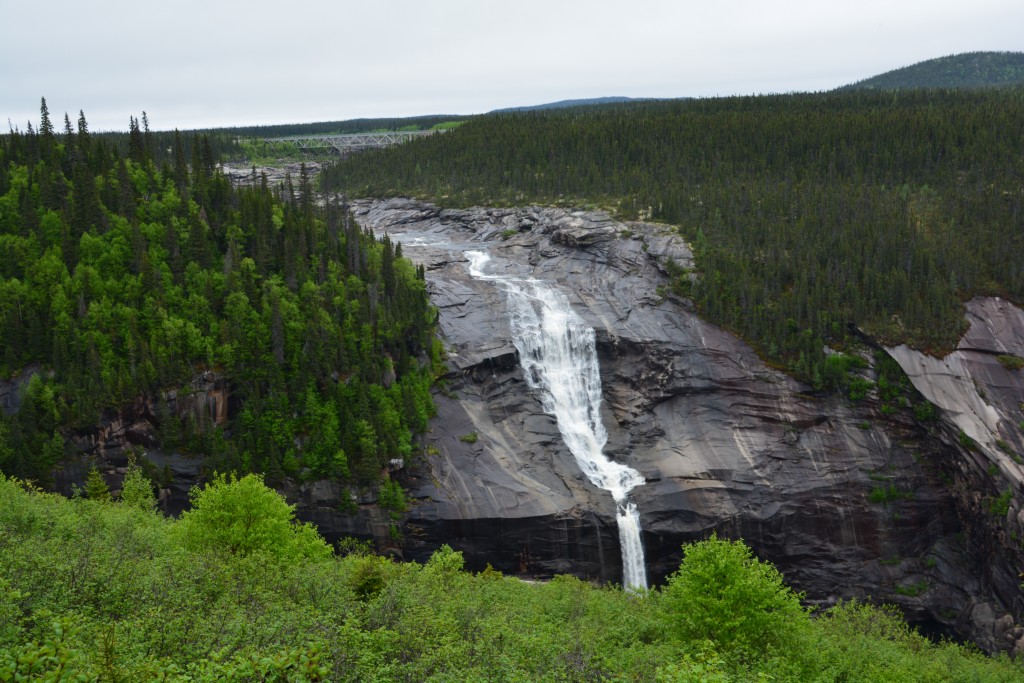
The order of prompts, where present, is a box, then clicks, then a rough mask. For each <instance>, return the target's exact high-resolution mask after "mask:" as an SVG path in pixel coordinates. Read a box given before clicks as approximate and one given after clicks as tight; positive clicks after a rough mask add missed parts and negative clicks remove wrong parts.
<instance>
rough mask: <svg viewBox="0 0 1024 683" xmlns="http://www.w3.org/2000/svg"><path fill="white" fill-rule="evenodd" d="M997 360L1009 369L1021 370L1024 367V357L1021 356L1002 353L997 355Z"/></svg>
mask: <svg viewBox="0 0 1024 683" xmlns="http://www.w3.org/2000/svg"><path fill="white" fill-rule="evenodd" d="M996 360H998V361H999V362H1000V364H1002V366H1003V367H1004V368H1006V369H1007V370H1020V369H1021V368H1024V358H1021V357H1020V356H1013V355H1010V354H1006V353H1001V354H999V355H998V356H996Z"/></svg>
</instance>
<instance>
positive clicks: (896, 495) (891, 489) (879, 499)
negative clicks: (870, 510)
mask: <svg viewBox="0 0 1024 683" xmlns="http://www.w3.org/2000/svg"><path fill="white" fill-rule="evenodd" d="M913 497H914V494H913V493H912V492H910V491H900V490H899V489H898V488H896V486H895V485H893V484H889V485H888V486H875V487H873V488H872V489H871V493H869V494H868V500H869V501H871V502H872V503H894V502H897V501H900V500H905V499H910V498H913Z"/></svg>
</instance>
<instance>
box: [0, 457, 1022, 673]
mask: <svg viewBox="0 0 1024 683" xmlns="http://www.w3.org/2000/svg"><path fill="white" fill-rule="evenodd" d="M127 481H135V482H137V481H138V476H137V474H132V473H129V477H128V478H127ZM101 498H103V496H99V495H98V496H97V498H96V499H86V498H76V499H72V500H68V499H66V498H62V497H60V496H55V495H52V494H44V493H39V492H37V491H33V490H31V489H26V487H24V486H21V485H20V484H19V482H16V481H11V480H10V479H7V478H5V477H3V476H2V475H0V617H2V618H0V679H2V680H5V681H8V680H9V681H58V680H60V681H64V680H83V681H97V680H98V681H175V682H178V683H185V682H189V681H191V682H198V681H334V682H336V683H341V682H345V681H352V682H358V683H375V682H376V683H385V682H391V681H437V682H441V681H535V682H537V683H556V682H557V683H564V682H570V681H571V682H579V683H583V682H590V681H594V682H597V681H636V682H639V683H690V682H695V681H702V682H709V683H740V682H746V681H750V682H757V681H777V682H779V683H783V682H798V681H807V682H811V681H816V682H821V683H840V682H842V681H858V682H866V683H872V682H876V681H878V682H881V681H899V682H900V683H908V682H913V681H950V682H953V681H962V682H964V683H968V682H969V683H996V682H999V683H1011V682H1014V683H1015V682H1017V681H1020V680H1022V677H1024V670H1022V668H1021V665H1020V664H1019V662H1012V661H1010V660H1009V659H1008V658H1006V656H1005V655H1004V656H1000V657H995V658H989V657H986V656H985V655H983V654H981V653H979V652H977V651H976V650H972V649H971V648H968V647H961V646H959V645H956V644H954V643H950V642H945V643H941V644H937V643H932V642H929V641H928V640H926V639H925V638H924V637H922V636H920V635H919V634H917V633H915V632H913V631H911V630H910V629H909V628H908V627H907V626H906V624H905V623H903V621H902V619H901V618H900V616H899V614H898V613H896V612H895V611H894V610H891V609H881V608H875V607H870V606H867V605H861V604H844V605H840V606H838V607H835V608H833V609H830V610H828V611H824V612H821V613H818V614H817V615H816V618H811V615H810V613H809V611H808V610H806V609H804V608H803V607H801V605H800V596H799V595H798V594H795V593H794V592H793V591H792V590H790V589H789V588H788V587H787V586H786V585H785V583H784V581H783V577H782V576H781V575H780V574H779V573H778V571H776V570H775V569H774V567H772V566H771V565H769V564H766V563H763V562H760V561H758V560H757V559H756V558H755V557H753V555H752V553H751V552H750V550H749V549H748V548H746V547H745V546H744V545H743V544H742V543H740V542H730V541H726V540H721V539H717V538H715V537H712V538H710V539H707V540H704V541H700V542H698V543H694V544H691V545H689V546H686V547H684V549H683V550H684V553H685V557H684V560H683V562H682V565H681V566H680V569H679V571H678V572H676V573H675V574H673V575H672V576H671V577H670V578H669V580H668V584H667V585H666V586H664V587H662V588H659V589H655V590H651V591H648V592H645V593H641V594H635V593H630V592H626V591H622V590H620V589H618V588H616V587H612V586H604V587H595V586H593V585H591V584H589V583H586V582H584V581H581V580H579V579H577V578H574V577H568V576H559V577H556V578H555V579H554V580H552V581H550V582H547V583H527V582H524V581H520V580H518V579H514V578H506V577H503V576H502V575H501V574H500V573H498V572H495V571H492V570H489V569H488V570H485V571H484V572H482V573H480V574H477V575H473V574H470V573H468V572H466V571H464V570H463V562H462V556H461V554H460V553H457V552H454V551H452V549H451V548H449V547H447V546H444V547H442V548H441V549H440V550H438V551H437V552H436V553H435V554H434V555H433V557H432V558H431V559H430V560H429V561H428V562H427V563H426V564H423V565H419V564H415V563H396V562H393V561H391V560H390V559H387V558H383V557H377V556H374V555H372V554H369V553H367V552H366V550H365V549H364V548H363V547H361V546H360V545H359V544H353V543H345V544H342V547H341V550H342V554H343V555H344V556H341V557H338V556H335V555H333V554H332V552H331V548H330V546H328V545H327V544H325V543H324V542H323V540H322V539H320V537H319V536H318V535H317V533H316V530H315V529H312V528H310V527H309V526H307V525H296V524H294V523H293V520H292V510H291V509H290V507H289V506H288V505H287V504H286V503H285V502H284V500H282V499H281V498H280V497H279V496H278V495H277V494H276V493H274V492H273V491H271V490H269V489H267V488H266V487H264V486H263V485H262V483H261V482H260V481H259V479H258V478H257V477H255V476H253V475H249V476H247V477H244V478H241V479H229V478H221V477H218V478H217V479H215V480H214V481H212V482H211V483H210V485H208V486H207V487H205V488H204V489H202V490H199V491H196V492H195V494H194V496H193V500H194V507H193V509H192V510H190V511H189V512H186V513H185V514H184V515H183V516H182V517H181V519H179V520H173V519H167V518H164V517H163V516H162V515H158V514H155V513H153V512H152V506H153V500H152V495H151V493H150V492H149V491H148V490H145V488H144V486H139V485H138V484H137V483H136V484H135V485H133V487H132V488H131V489H129V487H128V486H127V485H126V487H125V493H123V494H122V495H121V498H120V500H118V501H117V502H109V501H106V502H101V500H100V499H101Z"/></svg>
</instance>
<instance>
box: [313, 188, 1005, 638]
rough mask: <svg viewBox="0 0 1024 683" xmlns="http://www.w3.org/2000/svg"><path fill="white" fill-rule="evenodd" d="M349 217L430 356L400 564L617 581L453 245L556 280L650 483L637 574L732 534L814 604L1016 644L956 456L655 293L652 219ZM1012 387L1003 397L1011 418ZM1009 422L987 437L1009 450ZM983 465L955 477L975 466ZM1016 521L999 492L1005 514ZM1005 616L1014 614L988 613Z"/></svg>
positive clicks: (661, 244)
mask: <svg viewBox="0 0 1024 683" xmlns="http://www.w3.org/2000/svg"><path fill="white" fill-rule="evenodd" d="M355 215H356V217H357V219H358V220H359V221H360V222H361V223H362V224H363V225H364V226H366V227H370V228H372V229H373V230H374V231H376V232H377V233H385V232H386V233H388V234H389V235H390V236H391V237H392V239H393V240H396V241H399V242H401V243H402V245H403V251H404V253H405V254H406V255H407V256H410V257H411V258H412V259H413V260H414V261H416V262H418V263H422V264H423V265H424V266H425V268H426V271H427V283H428V288H429V291H430V295H431V298H432V300H433V302H434V303H435V305H436V306H437V307H438V309H439V312H440V319H439V325H440V331H441V334H442V337H443V340H444V343H445V346H446V349H447V350H448V360H447V364H448V368H449V373H448V376H447V378H446V384H445V387H444V388H443V389H442V390H439V391H438V393H437V395H436V400H437V404H438V415H437V417H436V419H435V420H434V421H433V422H432V431H431V432H430V433H429V434H428V435H427V436H426V439H425V448H426V450H427V452H428V453H429V455H428V456H427V457H426V458H425V459H424V460H423V462H420V463H417V464H414V465H412V466H411V467H410V468H408V471H406V472H405V473H404V475H403V476H405V478H406V480H405V483H406V484H407V485H408V486H409V487H410V491H411V495H412V496H413V497H414V499H415V501H416V504H415V505H414V506H413V507H412V509H411V510H410V512H409V513H408V515H407V516H406V519H405V520H404V525H403V532H404V534H403V535H404V538H403V541H402V543H401V545H402V552H403V555H404V556H405V557H406V558H409V559H422V558H425V557H426V556H428V555H429V553H430V552H432V551H433V550H434V549H436V548H437V547H438V546H439V545H440V544H442V543H448V544H450V545H452V546H453V547H455V548H456V549H459V550H462V551H464V553H465V556H466V560H467V564H468V565H469V567H470V568H475V569H482V568H483V567H484V566H485V565H486V564H487V563H490V564H491V565H493V566H494V567H495V568H497V569H500V570H502V571H505V572H510V573H520V574H527V575H541V576H543V575H550V574H553V573H559V572H571V573H575V574H578V575H581V576H587V577H592V578H594V579H598V580H607V581H615V582H618V581H621V559H620V554H619V547H618V535H617V532H616V527H615V516H614V512H615V510H614V504H613V502H612V500H611V497H610V496H609V495H608V494H607V493H606V492H604V491H601V490H598V489H596V488H595V487H593V486H592V485H591V484H590V483H589V482H588V481H587V479H586V478H585V477H584V475H583V474H582V473H581V472H580V471H579V469H578V468H577V467H576V464H575V461H574V459H573V457H572V455H571V454H570V453H569V452H568V450H567V449H566V447H565V446H564V444H563V443H562V441H561V437H560V435H559V433H558V428H557V425H556V423H555V422H554V418H553V417H551V416H549V415H547V414H545V413H544V411H543V409H542V407H541V405H540V403H539V399H538V397H537V396H535V395H534V394H533V393H532V392H531V391H530V390H529V388H528V387H527V385H526V382H525V380H524V378H523V376H522V371H521V369H520V366H519V363H518V358H517V354H516V349H515V347H514V346H513V344H512V342H511V334H510V332H509V324H508V319H507V312H506V308H505V299H504V294H503V292H502V290H501V289H500V288H499V287H498V286H497V285H496V284H495V283H494V282H493V281H485V280H478V279H474V278H473V277H471V276H470V274H469V271H468V268H467V264H466V262H465V258H464V257H463V256H462V252H463V251H464V250H466V249H477V250H486V251H488V252H489V253H490V254H491V256H492V262H491V267H492V268H493V269H495V272H500V271H502V270H503V271H504V272H506V273H515V274H518V275H522V276H524V277H535V278H540V279H544V280H546V281H549V282H555V283H557V284H558V285H559V287H560V288H561V289H562V291H563V292H565V293H566V294H567V295H568V296H569V298H570V300H571V302H572V304H573V306H574V308H575V309H576V311H577V312H578V313H579V314H580V315H581V316H582V317H583V318H584V319H585V320H586V321H587V322H588V323H589V324H590V325H592V326H593V327H594V328H595V330H596V333H597V344H598V353H599V356H600V363H601V375H602V383H603V388H604V403H603V407H602V410H603V413H604V415H603V416H604V422H605V425H606V427H607V428H608V432H609V443H608V446H607V447H606V453H607V454H608V455H609V456H610V457H612V458H613V459H615V460H619V461H621V462H624V463H626V464H628V465H629V466H631V467H633V468H635V469H637V470H639V471H640V472H641V473H642V474H643V475H644V477H645V478H646V480H647V483H646V484H645V485H643V486H641V487H638V488H636V489H634V491H633V493H632V496H633V498H634V500H636V502H637V504H638V506H639V509H640V514H641V520H642V524H643V529H644V536H643V539H644V544H645V547H646V553H647V564H648V572H649V575H650V579H651V580H653V581H660V580H662V579H663V578H664V577H665V576H666V575H667V574H668V573H670V572H672V571H673V570H674V569H676V568H677V567H678V565H679V561H680V559H681V549H680V546H681V544H682V543H684V542H687V541H692V540H696V539H700V538H704V537H706V536H707V535H709V534H710V533H711V531H712V530H718V532H719V533H720V534H722V535H725V536H728V537H742V538H743V539H744V540H745V541H746V542H747V543H748V544H749V545H750V546H751V547H752V548H754V550H755V552H756V553H757V554H758V555H759V556H760V557H762V558H764V559H768V560H771V561H772V562H774V563H775V564H776V565H777V566H778V567H779V569H780V570H781V571H782V572H783V573H784V574H785V576H786V577H787V579H788V580H789V581H790V583H791V584H792V585H793V586H794V587H795V588H797V589H798V590H802V591H805V592H806V594H807V598H808V600H809V601H811V602H815V603H820V604H830V603H832V602H834V601H836V600H838V599H840V598H864V599H868V598H870V599H872V600H874V601H885V602H894V603H897V604H899V605H900V606H901V607H902V608H903V610H904V611H905V612H906V614H907V615H908V618H909V619H910V620H911V621H913V622H917V623H920V624H922V625H926V626H928V627H930V628H935V629H937V630H940V631H941V630H943V629H948V630H952V629H954V628H956V629H957V631H958V632H959V633H960V634H962V635H964V636H967V637H970V638H972V639H973V640H975V641H976V642H978V643H979V644H980V645H981V646H982V647H985V648H987V649H1013V647H1014V645H1015V644H1016V643H1015V637H1014V635H1013V634H1015V633H1016V630H1014V629H1013V625H1014V622H1015V620H1017V619H1019V616H1020V609H1021V605H1020V604H1019V602H1020V601H1019V600H1017V599H1015V598H1014V595H1013V594H1010V591H1009V589H1010V586H1009V584H1008V583H1007V582H1008V580H1009V577H1011V575H1012V576H1015V571H1016V570H1017V568H1016V567H1014V566H1013V562H1014V561H1015V559H1014V557H1013V556H1012V555H1009V554H1007V553H1005V552H1003V551H1002V550H1000V547H999V546H998V544H996V543H993V542H991V541H990V540H988V537H987V536H985V537H983V538H982V539H981V540H980V541H978V540H976V539H975V534H976V533H980V531H978V530H977V529H975V528H974V527H975V526H978V525H974V526H971V525H970V524H965V521H964V518H965V514H967V513H966V511H965V504H964V503H963V502H962V501H960V500H958V496H960V497H961V498H964V497H965V496H966V497H967V498H970V495H969V492H967V491H966V490H965V487H966V485H964V486H960V485H959V484H956V483H955V484H954V485H952V486H951V485H950V481H951V476H952V475H951V474H950V473H951V471H952V470H954V469H957V468H958V467H960V465H959V464H958V463H959V462H960V460H961V459H962V458H964V457H971V453H969V452H967V451H965V450H964V449H962V448H959V447H958V446H957V444H956V443H953V442H951V440H950V437H949V434H947V433H946V432H948V431H949V428H946V427H942V428H936V427H928V426H927V425H922V424H921V423H919V422H917V421H916V420H915V419H914V416H913V414H912V412H911V411H910V410H909V409H907V410H902V411H897V412H896V413H895V414H890V415H883V414H882V413H881V412H880V411H879V410H878V404H877V402H876V401H875V400H873V398H872V397H871V396H869V397H868V398H867V399H866V400H864V401H861V402H858V403H851V402H849V401H847V400H845V399H842V398H838V397H824V398H823V397H820V396H815V395H812V394H811V393H809V392H808V387H806V386H803V385H801V384H800V383H798V382H796V381H795V380H793V379H792V378H791V377H789V376H787V375H785V374H782V373H780V372H777V371H775V370H773V369H771V368H769V367H767V366H765V365H764V364H763V363H762V362H761V361H760V360H759V359H758V357H757V356H756V354H754V353H753V351H752V350H751V349H750V348H749V347H747V346H746V345H745V344H744V343H742V342H741V341H739V340H738V339H737V338H736V337H734V336H733V335H731V334H729V333H728V332H725V331H723V330H722V329H720V328H718V327H716V326H714V325H712V324H709V323H707V322H705V321H703V320H701V319H700V318H699V317H698V316H697V315H695V314H694V312H693V311H692V309H691V307H690V306H689V302H687V301H685V300H682V299H679V298H676V297H675V296H674V295H672V294H671V292H669V291H668V289H667V287H666V285H667V283H668V277H667V271H668V266H667V262H668V260H669V259H671V260H672V261H675V263H676V264H677V265H678V266H680V267H683V268H688V267H690V266H691V265H692V259H691V255H690V252H689V250H688V248H687V247H686V245H685V243H684V242H683V241H682V240H681V239H680V238H678V237H677V236H675V235H674V234H673V233H672V231H671V230H669V229H667V228H666V227H665V226H659V225H654V224H646V223H626V224H623V223H618V222H615V221H613V220H611V219H610V218H609V217H608V216H607V215H605V214H602V213H599V212H571V213H570V212H566V211H563V210H559V209H550V208H537V207H528V208H515V209H467V210H447V209H446V210H441V209H438V208H437V207H434V206H431V205H428V204H424V203H421V202H417V201H413V200H404V199H392V200H387V201H377V202H357V203H356V205H355ZM1011 308H1012V307H1011ZM1014 310H1016V309H1014ZM972 329H973V328H972ZM969 336H970V335H969ZM1019 338H1020V337H1019V336H1018V337H1017V339H1019ZM972 339H973V338H972ZM1004 352H1005V350H1004ZM1011 352H1012V351H1011ZM896 355H897V358H900V356H899V354H896ZM989 355H992V358H993V362H997V361H995V360H994V358H995V356H994V355H993V354H989ZM900 362H901V363H903V364H904V367H905V368H906V367H907V364H906V363H905V362H904V360H902V359H901V360H900ZM909 372H910V371H909V370H908V373H909ZM911 377H912V378H914V375H913V374H912V373H911ZM1000 377H1001V379H999V382H1004V383H1005V382H1006V381H1008V380H1006V379H1005V378H1003V377H1002V376H1000ZM1013 379H1014V381H1017V384H1014V385H1013V386H1015V387H1017V388H1016V389H1012V390H1010V389H1008V390H1007V395H1008V398H1006V402H1007V405H1009V404H1010V403H1013V401H1016V404H1014V405H1013V406H1012V407H1013V408H1014V409H1015V410H1017V411H1018V413H1019V410H1020V409H1019V402H1020V401H1021V400H1024V397H1019V396H1017V395H1016V394H1013V395H1012V396H1010V394H1012V391H1018V390H1019V377H1016V378H1013ZM914 382H915V385H917V386H919V388H920V385H919V381H918V378H914ZM1010 384H1013V383H1012V382H1011V383H1010ZM1000 386H1001V385H1000ZM921 390H922V392H923V393H925V395H926V396H928V393H927V392H926V391H925V390H924V389H921ZM989 394H990V398H989V400H990V401H993V400H999V401H1002V400H1003V399H1002V398H998V399H997V398H994V396H995V395H996V392H994V391H990V392H989ZM999 396H1000V397H1001V396H1002V394H1001V393H1000V394H999ZM933 400H934V399H933ZM936 402H937V401H936ZM939 405H940V407H941V408H943V410H942V417H943V418H945V417H947V415H946V413H947V410H946V407H945V406H943V405H942V404H941V403H940V404H939ZM1018 420H1019V416H1018ZM1014 424H1016V422H1014ZM1000 429H1003V427H1000ZM1006 429H1008V428H1006ZM1006 429H1004V430H1003V431H1000V432H999V433H1000V434H1003V439H1004V441H1006V442H1007V443H1009V444H1011V446H1012V447H1014V448H1018V449H1019V450H1021V451H1024V448H1021V447H1020V444H1018V443H1017V441H1016V440H1013V439H1016V432H1015V433H1014V435H1013V439H1011V438H1010V435H1009V434H1008V433H1006ZM965 431H966V429H965ZM1010 431H1012V430H1010ZM968 433H970V432H968ZM954 437H955V434H954ZM975 439H976V440H979V441H980V440H981V439H980V438H979V437H978V436H975ZM954 441H955V438H954ZM989 441H991V439H990V440H989ZM993 448H995V446H993ZM1007 460H1009V462H1007ZM988 464H989V460H986V461H985V462H984V463H982V464H981V465H979V467H980V469H979V468H978V467H974V466H973V465H972V466H968V467H969V468H972V467H973V470H972V471H974V470H977V471H978V472H980V474H979V476H981V475H984V474H986V473H987V472H988V469H987V468H988ZM996 464H997V467H999V468H1000V470H1002V469H1003V468H1007V469H1010V465H1011V464H1012V465H1013V466H1014V467H1017V466H1016V464H1015V463H1013V461H1012V459H1010V458H1002V459H999V460H998V462H997V463H996ZM982 465H983V466H982ZM978 472H975V473H976V474H977V473H978ZM1014 481H1015V482H1017V480H1014ZM1014 485H1015V486H1017V485H1019V482H1017V483H1015V484H1014ZM989 488H990V489H991V491H995V492H996V493H998V491H997V490H996V488H994V487H992V486H990V487H989ZM982 495H986V494H984V493H983V494H982ZM988 495H991V494H988ZM978 500H979V502H978V505H977V506H976V507H978V506H982V505H983V504H984V502H983V501H982V500H981V498H979V499H978ZM314 507H316V506H314ZM306 509H307V511H308V512H310V513H313V512H314V510H310V509H309V508H308V507H307V508H306ZM320 509H321V510H322V509H323V508H320ZM1018 513H1019V508H1018V507H1016V503H1014V504H1013V505H1012V506H1011V513H1008V516H1009V514H1013V515H1016V514H1018ZM978 514H982V513H981V512H979V513H978ZM322 522H323V523H327V524H326V526H325V527H324V528H325V530H326V531H328V532H330V524H329V523H328V522H329V520H326V519H324V520H322ZM982 526H984V525H982ZM339 531H340V529H339ZM986 533H987V532H986ZM997 566H998V567H999V568H998V569H994V567H997ZM1007 608H1009V609H1011V610H1012V611H1013V615H1012V617H1011V618H1010V619H1009V620H1007V619H1005V618H1004V619H1001V620H1000V619H999V617H1002V616H1003V615H1004V614H1005V612H1006V611H1007ZM1022 633H1024V631H1022ZM1022 645H1024V642H1022Z"/></svg>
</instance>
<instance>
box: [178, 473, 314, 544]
mask: <svg viewBox="0 0 1024 683" xmlns="http://www.w3.org/2000/svg"><path fill="white" fill-rule="evenodd" d="M190 498H191V502H192V509H191V510H188V511H187V512H185V513H184V514H183V515H182V516H181V521H180V533H181V535H182V539H183V541H184V542H185V545H186V547H188V548H189V549H191V550H203V549H207V548H209V549H213V550H216V551H222V552H226V553H229V554H231V555H238V556H246V555H251V554H253V553H263V554H266V555H269V556H271V557H276V558H278V559H281V560H290V561H298V560H301V559H304V558H323V557H328V556H330V555H331V547H330V546H329V545H327V544H326V543H325V542H324V540H323V539H322V538H320V535H319V534H318V533H317V532H316V529H315V528H314V527H312V526H311V525H309V524H299V523H297V522H296V521H295V519H294V513H295V507H294V506H293V505H289V504H288V503H287V502H286V501H285V499H284V498H283V497H282V496H281V494H279V493H278V492H277V491H274V490H273V489H271V488H268V487H267V486H266V485H265V484H264V483H263V477H262V475H258V474H247V475H245V476H244V477H242V478H241V479H238V478H237V477H236V476H235V475H234V474H231V475H230V476H225V475H223V474H218V475H216V476H214V478H213V479H212V480H211V481H210V482H209V483H208V484H207V485H206V486H205V487H203V488H199V487H196V488H193V489H192V492H191V494H190Z"/></svg>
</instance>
